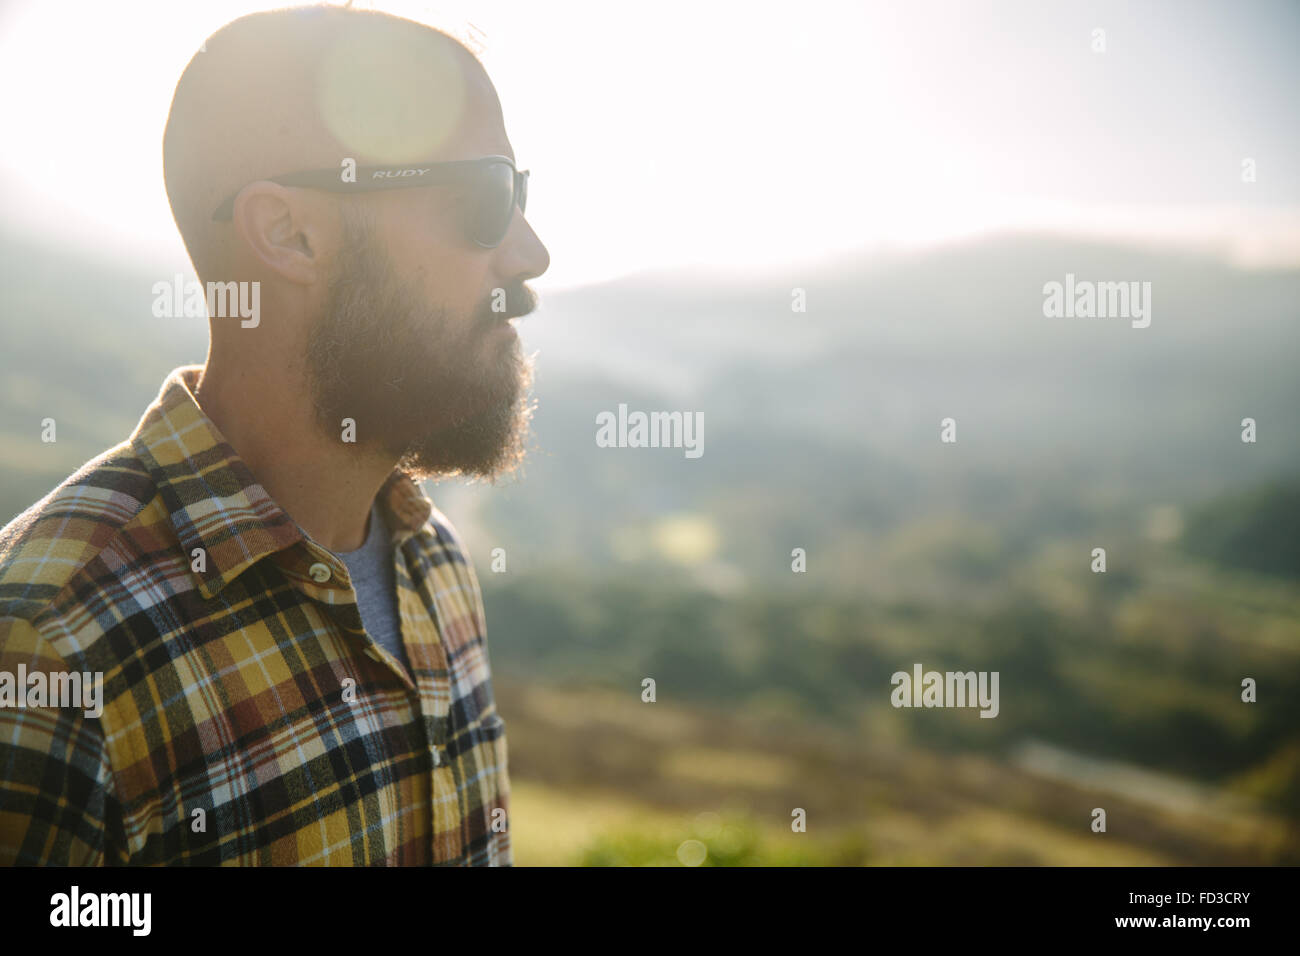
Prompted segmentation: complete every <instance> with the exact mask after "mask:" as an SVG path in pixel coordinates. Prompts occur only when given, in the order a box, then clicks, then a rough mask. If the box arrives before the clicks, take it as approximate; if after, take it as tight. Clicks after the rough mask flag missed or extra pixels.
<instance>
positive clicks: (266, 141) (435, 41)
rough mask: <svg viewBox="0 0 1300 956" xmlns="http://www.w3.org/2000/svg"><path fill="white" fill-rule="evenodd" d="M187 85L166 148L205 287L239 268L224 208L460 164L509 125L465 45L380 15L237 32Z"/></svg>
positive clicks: (227, 33) (270, 20)
mask: <svg viewBox="0 0 1300 956" xmlns="http://www.w3.org/2000/svg"><path fill="white" fill-rule="evenodd" d="M205 46H206V52H199V53H196V54H195V56H194V58H193V59H192V60H191V61H190V63H189V65H188V66H187V67H186V69H185V72H184V73H183V74H182V75H181V78H180V81H179V82H178V83H177V85H176V92H175V95H174V96H173V99H172V106H171V112H170V114H169V115H168V119H167V128H166V132H165V133H164V137H163V167H164V176H165V180H166V186H167V198H168V200H169V201H170V203H171V208H172V214H173V216H174V217H175V219H176V225H177V227H178V228H179V230H180V232H181V236H182V238H183V239H184V240H185V245H186V248H187V250H188V251H189V253H190V258H191V260H192V261H193V263H194V267H195V270H196V271H197V272H198V273H199V275H200V277H207V276H211V275H216V274H218V273H222V272H224V271H225V270H227V269H228V268H229V267H230V265H231V259H230V246H231V243H232V242H234V241H235V237H234V235H233V234H232V232H231V229H230V226H229V224H224V225H223V224H222V223H215V222H213V221H212V213H213V210H214V209H216V207H217V206H218V205H219V204H220V203H221V201H222V200H223V199H224V198H225V197H226V196H229V195H230V194H232V193H234V192H235V191H236V190H238V189H240V188H242V187H243V186H244V185H246V184H247V183H249V182H252V181H254V180H258V179H266V178H269V177H272V176H277V175H281V174H284V173H289V172H296V171H299V170H307V169H325V168H332V167H339V165H340V163H341V162H342V160H343V159H344V158H351V159H353V160H355V161H356V163H357V164H358V165H361V166H364V165H386V164H398V163H406V162H416V161H425V160H431V159H434V160H436V159H443V158H453V157H454V153H455V150H456V145H457V141H458V139H459V137H460V134H461V132H462V130H463V129H464V128H465V127H466V126H467V125H469V124H472V123H475V122H484V121H486V122H489V123H492V122H495V123H499V122H500V104H499V103H498V102H497V98H496V94H495V91H494V90H493V88H492V84H491V82H490V81H489V80H488V78H487V74H486V72H485V71H484V70H483V68H482V66H481V65H480V64H479V62H478V60H477V59H476V58H475V57H474V55H473V54H472V53H471V52H470V51H469V50H468V49H466V48H465V47H464V46H463V45H462V44H461V43H459V42H458V41H457V40H455V39H454V38H452V37H450V36H448V35H447V34H445V33H442V32H440V31H438V30H435V29H433V28H431V27H427V26H424V25H422V24H417V23H414V22H412V21H410V20H404V19H402V18H400V17H394V16H391V15H389V14H385V13H379V12H374V11H363V10H350V9H343V8H338V7H303V8H296V9H286V10H275V11H270V12H266V13H256V14H252V15H249V16H246V17H241V18H240V19H238V20H235V21H233V22H231V23H229V24H227V25H226V26H225V27H223V28H222V29H221V30H219V31H218V32H217V33H215V34H214V35H213V36H212V37H211V38H209V39H208V41H207V43H206V44H205Z"/></svg>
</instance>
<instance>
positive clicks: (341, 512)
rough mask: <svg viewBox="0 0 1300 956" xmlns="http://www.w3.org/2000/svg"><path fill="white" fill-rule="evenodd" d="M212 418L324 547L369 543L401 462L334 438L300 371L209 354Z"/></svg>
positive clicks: (205, 380) (206, 392) (201, 390)
mask: <svg viewBox="0 0 1300 956" xmlns="http://www.w3.org/2000/svg"><path fill="white" fill-rule="evenodd" d="M195 397H196V398H197V399H198V400H199V406H200V407H201V408H202V409H203V411H204V413H205V414H206V415H207V416H208V417H209V418H210V419H212V421H213V423H214V424H215V425H216V426H217V428H218V429H219V430H220V431H221V433H222V435H223V436H224V437H225V439H226V441H228V442H229V443H230V445H231V447H233V448H234V449H235V452H236V453H237V454H238V455H239V457H240V458H242V459H243V461H244V463H245V464H246V465H247V466H248V468H249V470H250V471H251V472H252V473H253V476H254V477H255V478H256V479H257V481H258V483H259V484H260V485H261V486H262V487H263V488H264V489H266V493H267V494H268V495H270V496H271V498H272V500H273V501H275V503H276V504H277V505H279V506H280V507H281V508H283V509H284V511H285V512H286V513H287V514H288V515H289V516H290V517H291V518H292V519H293V520H294V521H295V522H297V524H298V526H299V527H300V528H302V530H303V531H305V532H306V533H307V535H308V536H309V537H310V538H311V539H312V540H313V541H315V542H316V543H317V544H319V545H321V546H322V547H324V548H327V549H329V550H330V551H333V552H335V553H338V552H340V551H355V550H356V549H357V548H360V547H361V546H362V545H363V544H364V543H365V538H366V527H367V520H368V518H369V516H370V507H371V504H372V503H373V502H374V500H375V495H376V494H378V492H379V489H380V488H381V487H382V486H383V484H384V482H385V480H387V478H388V476H389V475H390V474H391V473H392V470H393V467H394V466H395V465H396V463H397V462H396V459H388V458H385V457H384V456H382V455H377V454H375V452H374V451H373V450H371V449H368V448H363V447H362V446H360V445H356V444H353V443H351V442H345V441H343V438H342V433H343V426H342V423H341V422H340V423H339V431H338V433H337V434H335V435H333V436H331V435H329V434H325V433H322V432H321V430H320V427H319V425H318V424H317V422H316V418H315V410H314V408H313V405H312V401H311V390H310V388H309V386H308V384H307V382H306V378H305V374H304V373H303V372H302V371H301V370H298V369H289V370H285V369H279V370H277V372H276V374H268V373H265V372H262V371H260V370H254V369H252V368H250V367H248V365H247V364H246V363H242V362H241V363H239V367H236V368H230V367H229V366H228V365H226V364H223V363H220V362H215V361H213V358H212V356H209V358H208V363H207V364H206V365H205V366H204V368H203V374H202V375H201V376H200V377H199V381H198V385H197V386H196V389H195Z"/></svg>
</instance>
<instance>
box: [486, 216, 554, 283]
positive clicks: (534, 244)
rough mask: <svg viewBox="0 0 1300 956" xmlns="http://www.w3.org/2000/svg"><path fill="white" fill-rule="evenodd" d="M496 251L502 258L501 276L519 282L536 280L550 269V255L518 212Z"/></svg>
mask: <svg viewBox="0 0 1300 956" xmlns="http://www.w3.org/2000/svg"><path fill="white" fill-rule="evenodd" d="M498 249H499V251H500V254H501V258H502V261H501V264H500V266H499V268H500V270H501V274H502V275H506V276H509V277H510V278H512V279H517V280H519V281H520V282H526V281H527V280H529V279H536V278H537V277H538V276H540V275H541V274H542V273H544V272H545V271H546V270H547V269H549V268H550V267H551V254H550V253H549V252H548V251H547V250H546V246H545V245H543V244H542V240H541V239H539V238H538V237H537V233H536V232H534V231H533V227H532V226H531V225H530V224H529V222H528V220H527V219H525V218H524V214H523V213H522V212H521V211H519V210H515V216H514V218H513V219H512V220H511V221H510V231H509V232H507V233H506V239H505V242H503V243H501V245H500V246H499V247H498Z"/></svg>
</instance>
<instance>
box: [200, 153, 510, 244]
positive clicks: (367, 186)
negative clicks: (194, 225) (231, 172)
mask: <svg viewBox="0 0 1300 956" xmlns="http://www.w3.org/2000/svg"><path fill="white" fill-rule="evenodd" d="M270 182H273V183H279V184H280V185H281V186H295V187H299V188H302V189H324V190H326V191H328V192H333V193H352V192H368V191H370V190H374V189H407V188H410V187H412V186H432V185H439V184H443V183H463V184H466V185H468V186H469V188H470V195H471V196H472V198H473V201H472V203H471V204H470V207H469V209H468V210H467V214H466V217H465V223H464V225H465V230H466V233H467V234H468V236H469V238H471V239H473V240H474V242H476V243H478V244H479V245H480V246H482V247H483V248H484V249H495V248H496V247H497V246H499V245H500V244H501V241H502V240H503V239H505V237H506V232H507V231H508V230H509V229H510V222H511V220H512V219H513V218H514V214H515V206H518V207H519V211H520V212H523V211H524V206H525V204H526V203H527V202H528V170H526V169H525V170H523V171H520V170H517V169H516V168H515V161H514V160H513V159H511V158H510V157H509V156H483V157H480V158H479V159H458V160H453V161H452V162H444V163H415V164H411V165H406V166H358V167H357V168H356V182H347V181H344V180H343V179H342V174H341V172H340V170H337V169H311V170H307V171H305V172H300V173H287V174H285V175H283V176H272V177H270ZM242 191H243V190H242V188H241V189H240V192H242ZM238 195H239V192H235V193H233V194H231V195H230V196H229V197H227V198H226V200H225V202H223V203H222V204H221V205H220V206H218V207H217V211H216V212H214V213H213V214H212V218H213V219H214V220H217V221H227V220H229V219H230V218H231V216H232V215H233V214H234V211H235V197H236V196H238Z"/></svg>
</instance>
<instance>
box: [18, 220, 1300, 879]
mask: <svg viewBox="0 0 1300 956" xmlns="http://www.w3.org/2000/svg"><path fill="white" fill-rule="evenodd" d="M1067 272H1072V273H1074V274H1075V275H1076V276H1077V277H1078V278H1080V279H1095V280H1116V281H1118V280H1139V281H1150V282H1151V283H1152V290H1153V291H1152V302H1153V315H1152V322H1151V326H1150V327H1149V328H1146V329H1134V328H1131V327H1130V325H1129V322H1128V321H1127V320H1124V319H1057V320H1052V319H1046V318H1044V317H1043V315H1042V291H1041V290H1042V286H1043V284H1044V283H1045V282H1048V281H1052V280H1058V281H1059V280H1062V279H1063V278H1064V276H1065V274H1066V273H1067ZM170 279H171V276H169V275H150V274H146V273H144V272H143V271H142V272H141V273H139V274H136V275H126V274H122V273H120V272H118V271H116V270H112V269H108V268H106V267H103V266H100V265H97V264H95V263H93V262H85V261H79V260H75V259H68V258H66V257H64V256H62V255H60V254H59V253H57V252H56V251H55V250H52V249H49V248H42V247H39V246H34V245H31V244H29V243H28V242H26V241H19V240H16V239H14V238H12V237H11V238H5V239H0V342H2V343H3V347H2V348H0V474H2V475H3V482H2V483H0V521H7V520H9V518H10V517H12V516H13V515H15V514H17V513H18V512H19V511H21V510H22V509H23V508H25V507H27V506H28V505H30V504H31V503H32V502H33V501H35V500H36V499H37V498H39V497H40V496H41V495H42V494H44V493H45V492H46V491H48V490H49V489H50V488H51V487H53V485H54V484H55V483H57V482H58V481H59V480H61V479H62V478H63V477H64V476H65V475H66V474H68V473H69V472H71V471H72V470H73V469H75V468H76V467H77V466H78V465H80V464H81V463H82V462H84V461H85V460H86V459H87V458H89V457H91V456H92V455H94V454H97V453H98V452H99V451H102V450H103V449H104V448H106V447H108V446H109V445H111V444H113V443H114V442H116V441H118V440H120V439H122V438H124V437H126V435H127V434H128V433H129V432H130V430H131V428H132V427H133V426H134V424H135V422H136V420H137V419H138V417H139V415H140V413H141V412H142V411H143V409H144V407H145V406H146V405H147V403H148V402H149V401H150V400H151V399H152V398H153V397H154V395H155V394H156V392H157V389H158V386H159V385H160V383H161V381H162V379H163V377H164V375H165V374H166V373H167V372H168V371H169V370H170V369H171V368H173V367H175V366H176V365H180V364H186V363H197V362H201V361H202V359H203V354H204V343H205V340H206V326H205V323H203V322H202V321H199V320H193V319H157V318H154V317H153V316H152V315H151V311H150V307H151V304H152V301H153V295H152V292H151V286H152V284H153V283H154V282H156V281H160V280H165V281H170ZM796 287H798V288H803V289H805V290H806V292H807V303H808V311H807V312H805V313H794V312H792V311H791V309H790V302H791V290H792V289H793V288H796ZM1298 312H1300V272H1296V271H1273V272H1267V271H1265V272H1260V271H1241V270H1236V269H1233V268H1231V267H1229V266H1227V265H1224V264H1222V263H1220V262H1217V261H1216V260H1214V259H1213V258H1209V257H1204V258H1196V257H1190V256H1188V255H1185V254H1175V253H1171V252H1168V251H1161V250H1153V249H1134V248H1125V247H1116V246H1109V245H1105V244H1099V243H1081V242H1076V241H1071V240H1065V239H1060V238H1052V237H1030V236H1010V237H1003V238H999V239H994V240H988V241H982V242H973V243H968V244H962V245H956V246H952V247H948V248H943V249H938V250H932V251H930V252H928V253H925V254H915V255H909V256H900V255H897V254H893V253H868V252H864V253H862V254H861V255H855V256H846V257H844V258H843V259H840V260H837V261H834V262H828V263H823V264H821V265H820V266H818V267H817V268H816V269H811V268H809V269H802V270H800V269H793V268H792V269H791V270H790V271H789V272H787V273H785V274H778V273H772V272H768V273H764V274H753V275H743V274H731V275H722V276H719V275H705V274H700V273H691V274H681V273H677V274H666V275H659V274H647V275H642V276H637V277H632V278H629V279H625V280H620V281H617V282H611V283H606V284H604V285H600V286H596V287H590V288H584V289H576V290H571V291H565V292H558V293H555V294H554V295H551V296H547V297H545V298H544V300H543V302H542V307H541V309H539V311H538V312H537V313H536V314H535V315H534V316H532V317H529V318H528V319H527V320H525V323H524V326H523V332H524V337H525V342H526V344H527V345H528V346H529V347H531V348H535V349H536V350H537V351H538V352H539V359H538V376H537V396H538V400H539V406H538V412H537V415H536V418H535V433H534V444H535V450H534V453H533V455H532V456H531V458H530V461H529V463H528V465H527V468H526V472H525V474H524V475H523V476H522V480H518V481H511V482H508V483H505V484H502V485H501V486H499V487H495V488H493V487H486V488H485V487H479V486H469V487H467V486H464V485H461V484H457V483H450V482H449V483H443V484H439V485H436V486H434V487H431V488H430V493H431V495H432V497H434V499H435V501H437V503H438V504H439V506H440V507H442V508H443V510H444V511H446V512H447V513H448V515H449V516H450V517H451V518H452V519H453V521H455V522H456V524H457V526H458V527H459V529H460V531H461V532H462V534H463V535H464V537H465V538H466V540H467V542H468V544H469V547H470V549H471V552H472V556H473V558H474V559H475V561H476V564H477V566H478V570H479V575H480V580H481V582H482V584H483V589H484V595H485V601H486V603H487V609H488V620H489V631H490V634H491V641H492V662H493V666H494V668H495V670H496V672H497V673H498V675H499V681H500V683H501V691H500V697H501V710H502V713H503V715H504V716H505V718H506V720H507V722H508V724H509V726H510V732H511V736H510V740H511V761H512V771H513V772H512V777H513V779H514V780H515V782H516V785H517V786H518V788H519V793H520V799H519V801H518V806H517V809H516V811H515V813H516V830H517V833H518V834H519V836H518V840H519V844H520V847H521V857H526V858H524V859H521V862H530V861H532V862H585V863H617V862H641V863H644V862H668V863H671V862H673V861H674V860H675V859H677V856H676V853H677V851H678V849H680V847H681V846H682V845H683V844H684V843H686V842H688V841H691V840H698V841H700V842H701V843H703V844H705V846H706V847H707V852H708V855H709V856H708V858H709V859H710V860H712V861H713V862H734V863H743V862H813V863H825V862H939V863H987V862H1009V863H1023V862H1050V863H1069V862H1078V863H1094V862H1101V863H1105V862H1211V863H1221V862H1239V863H1258V862H1292V863H1294V862H1300V586H1298V585H1300V552H1298V548H1300V534H1298V533H1297V531H1298V530H1300V529H1298V528H1297V520H1300V519H1297V515H1298V514H1300V509H1298V508H1297V504H1300V418H1298V417H1297V415H1296V411H1297V409H1300V376H1297V375H1296V373H1295V369H1296V364H1297V361H1296V360H1297V357H1298V356H1300V321H1298V319H1300V314H1298ZM620 403H626V404H627V405H628V406H629V408H631V409H640V410H644V411H652V410H680V411H692V412H693V411H700V412H703V414H704V419H705V428H704V452H705V453H704V455H703V456H702V457H701V458H698V459H687V458H685V457H684V455H683V454H682V452H681V451H680V450H674V449H606V448H598V447H597V446H596V444H595V441H594V434H595V417H596V415H597V413H598V412H601V411H613V410H615V409H617V407H618V405H619V404H620ZM948 416H951V417H953V418H955V419H956V420H957V423H958V425H957V428H958V442H957V443H956V444H955V445H943V444H941V443H940V442H939V422H940V420H941V419H942V418H945V417H948ZM45 417H54V418H55V419H56V420H57V421H58V427H59V432H58V434H59V441H58V443H57V444H56V445H46V444H42V443H41V442H40V440H39V433H40V421H41V419H42V418H45ZM1245 417H1252V418H1255V419H1256V420H1257V422H1258V423H1259V424H1258V428H1259V441H1258V443H1256V444H1243V443H1242V442H1241V441H1240V431H1241V426H1240V422H1241V419H1243V418H1245ZM1095 547H1104V548H1106V550H1107V558H1108V568H1107V571H1106V573H1105V574H1094V573H1092V572H1091V571H1090V561H1091V557H1090V555H1091V551H1092V549H1093V548H1095ZM494 548H504V549H505V552H506V555H507V560H508V570H507V571H506V572H505V573H494V572H493V571H492V570H491V568H490V564H491V552H492V549H494ZM794 548H803V549H805V550H806V552H807V572H806V573H802V574H796V573H792V571H791V551H792V549H794ZM915 662H921V663H923V664H924V666H925V667H926V668H927V669H937V670H958V669H961V670H966V669H974V670H998V671H1000V673H1001V675H1002V684H1001V696H1002V701H1001V713H1000V715H999V717H998V718H997V719H996V720H981V719H978V718H977V715H976V714H975V713H973V712H969V711H965V712H961V711H947V710H933V711H927V710H895V709H893V708H892V707H890V706H889V691H890V685H889V676H890V674H891V673H892V672H894V671H896V670H910V668H911V666H912V664H913V663H915ZM644 677H653V678H655V680H656V682H657V687H658V702H657V703H656V704H653V705H651V704H643V703H641V702H640V698H639V695H640V686H641V680H642V679H643V678H644ZM1245 677H1253V678H1255V679H1256V680H1257V681H1258V682H1259V703H1257V704H1253V705H1251V704H1244V703H1242V702H1241V700H1240V685H1241V680H1242V679H1243V678H1245ZM818 741H820V742H822V743H816V742H818ZM823 746H824V750H820V749H818V748H819V747H823ZM792 801H798V802H792ZM793 806H801V807H804V808H806V809H810V813H811V812H812V809H813V808H816V811H817V813H816V815H815V816H813V817H812V819H815V820H817V821H818V822H819V826H820V825H821V824H822V823H825V824H826V825H828V826H829V827H830V831H831V833H824V832H822V831H820V830H818V831H814V830H813V829H812V828H811V827H810V832H809V834H808V836H809V837H810V839H809V841H808V842H807V843H795V844H790V843H789V837H790V834H789V812H790V808H791V807H793ZM1095 806H1104V807H1107V808H1110V809H1111V810H1112V819H1113V820H1114V821H1115V822H1114V823H1113V824H1112V826H1111V831H1110V833H1109V834H1108V835H1107V836H1106V837H1101V836H1100V835H1095V834H1092V833H1090V832H1089V831H1088V830H1087V825H1088V822H1089V816H1088V814H1089V812H1090V811H1091V809H1092V808H1093V807H1095ZM724 811H725V812H724ZM701 813H703V814H705V815H706V816H705V818H703V822H701V818H700V817H699V814H701ZM709 814H721V816H717V817H714V816H709ZM543 832H545V833H553V834H559V835H562V836H557V837H556V838H555V840H551V841H550V842H549V843H548V842H546V841H544V840H542V837H541V834H542V833H543ZM831 834H833V835H831ZM814 836H816V837H817V839H816V840H814V839H811V838H812V837H814ZM823 837H825V839H826V842H817V841H818V840H822V839H823ZM1103 839H1104V840H1107V841H1108V842H1105V843H1099V842H1098V841H1099V840H1103ZM556 841H559V842H556ZM543 844H545V845H543Z"/></svg>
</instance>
